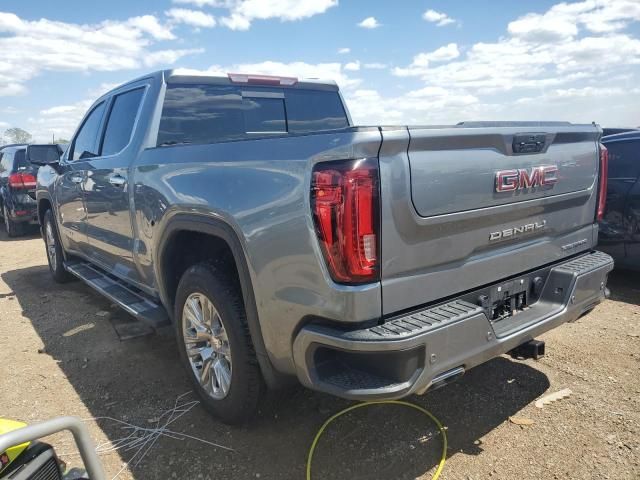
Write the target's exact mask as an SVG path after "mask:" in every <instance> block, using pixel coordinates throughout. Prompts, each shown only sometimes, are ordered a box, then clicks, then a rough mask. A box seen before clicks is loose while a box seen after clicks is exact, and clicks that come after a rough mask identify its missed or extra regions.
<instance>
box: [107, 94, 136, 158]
mask: <svg viewBox="0 0 640 480" xmlns="http://www.w3.org/2000/svg"><path fill="white" fill-rule="evenodd" d="M143 94H144V88H137V89H135V90H131V91H128V92H125V93H121V94H120V95H116V96H115V98H114V100H113V105H112V106H111V111H110V112H109V120H107V129H106V131H105V134H104V139H103V141H102V152H101V155H102V156H106V155H114V154H116V153H119V152H120V151H121V150H122V149H123V148H124V147H126V146H127V145H128V144H129V141H130V140H131V134H132V133H133V125H134V123H135V121H136V118H137V116H138V110H139V108H140V103H141V102H142V95H143Z"/></svg>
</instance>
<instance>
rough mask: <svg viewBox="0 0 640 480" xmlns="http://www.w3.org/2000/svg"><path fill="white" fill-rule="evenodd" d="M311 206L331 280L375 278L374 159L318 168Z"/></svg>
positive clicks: (376, 205)
mask: <svg viewBox="0 0 640 480" xmlns="http://www.w3.org/2000/svg"><path fill="white" fill-rule="evenodd" d="M311 208H312V210H313V220H314V223H315V226H316V231H317V234H318V238H319V239H320V244H321V246H322V251H323V254H324V257H325V260H326V262H327V265H328V266H329V271H330V273H331V276H332V278H333V279H334V280H335V281H336V282H339V283H366V282H372V281H375V280H377V279H378V278H379V275H378V241H379V237H380V236H379V212H380V208H379V195H378V160H377V159H375V158H369V159H362V160H353V161H346V162H330V163H321V164H318V165H317V166H316V167H315V169H314V171H313V178H312V182H311Z"/></svg>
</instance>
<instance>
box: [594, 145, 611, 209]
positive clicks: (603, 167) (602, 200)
mask: <svg viewBox="0 0 640 480" xmlns="http://www.w3.org/2000/svg"><path fill="white" fill-rule="evenodd" d="M608 172H609V151H608V150H607V147H605V146H604V145H603V144H600V177H599V178H600V181H599V183H598V209H597V210H596V220H602V219H603V218H604V210H605V207H606V206H607V180H608V179H609V173H608Z"/></svg>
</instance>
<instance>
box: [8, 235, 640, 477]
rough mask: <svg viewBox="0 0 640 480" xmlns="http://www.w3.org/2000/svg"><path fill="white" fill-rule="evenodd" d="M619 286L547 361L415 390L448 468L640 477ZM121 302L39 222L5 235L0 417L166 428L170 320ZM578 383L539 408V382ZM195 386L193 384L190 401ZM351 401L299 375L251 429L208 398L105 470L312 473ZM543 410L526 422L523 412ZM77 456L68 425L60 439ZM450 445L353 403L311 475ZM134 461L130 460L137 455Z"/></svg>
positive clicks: (421, 455)
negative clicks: (52, 252)
mask: <svg viewBox="0 0 640 480" xmlns="http://www.w3.org/2000/svg"><path fill="white" fill-rule="evenodd" d="M610 287H611V290H612V292H613V295H612V299H611V300H608V301H606V302H605V303H603V304H601V305H600V306H599V307H597V308H596V309H595V310H594V311H593V312H592V313H591V314H589V315H587V316H585V317H583V318H582V319H580V320H579V321H578V322H576V323H573V324H569V325H564V326H562V327H560V328H558V329H556V330H555V331H553V332H550V333H548V334H546V335H545V336H544V337H543V339H544V340H545V341H546V344H547V355H546V357H545V358H543V359H541V360H540V361H533V360H527V361H514V360H511V359H510V358H508V357H500V358H496V359H494V360H493V361H491V362H488V363H487V364H485V365H482V366H480V367H477V368H475V369H473V370H472V371H470V372H468V373H467V374H466V375H465V376H464V377H463V378H462V379H461V380H459V381H458V382H456V383H454V384H452V385H450V386H448V387H446V388H443V389H441V390H438V391H435V392H432V393H430V394H428V395H426V396H423V397H415V398H411V399H410V400H411V401H412V402H415V403H416V404H418V405H420V406H423V407H425V408H427V409H428V410H430V411H431V412H433V414H434V415H436V416H437V417H438V418H439V419H440V420H441V421H442V422H443V423H444V424H445V425H446V427H447V432H448V437H449V449H448V452H447V457H448V459H447V463H446V466H445V469H444V473H443V475H442V476H441V477H440V478H443V479H486V478H496V479H556V478H574V479H604V478H610V479H638V478H640V455H639V453H640V380H639V378H640V307H639V304H640V275H637V274H636V275H634V274H631V273H624V272H616V273H615V274H614V275H612V278H611V280H610ZM128 320H129V319H128V317H127V316H126V314H124V313H122V312H121V311H119V310H118V309H115V308H112V306H111V305H110V304H109V302H108V301H106V300H105V299H103V298H102V297H100V296H99V295H98V294H96V293H94V292H93V291H92V290H91V289H89V288H88V287H86V286H84V285H83V284H82V283H80V282H74V283H70V284H67V285H57V284H54V283H53V282H52V280H51V279H50V277H49V272H48V269H47V266H46V258H45V253H44V247H43V244H42V241H41V240H40V239H39V238H38V237H37V236H36V235H35V233H34V234H33V235H31V236H27V237H24V238H21V239H17V240H13V239H8V238H7V237H6V235H5V234H4V232H2V233H0V378H1V379H2V384H1V385H2V386H1V387H0V416H2V417H9V418H14V419H18V420H22V421H25V422H35V421H38V420H44V419H47V418H51V417H54V416H57V415H77V416H79V417H82V418H90V417H111V418H114V419H118V420H124V421H127V422H130V423H132V424H135V425H139V426H141V427H145V428H149V427H153V426H155V422H156V421H157V419H158V417H159V416H160V415H161V414H162V413H163V412H164V411H166V410H168V409H170V408H171V407H172V406H173V405H174V402H175V400H176V398H177V397H178V396H179V395H181V394H183V393H185V392H189V391H190V389H189V385H188V383H187V381H186V377H185V374H184V372H183V370H182V367H181V365H179V362H178V355H177V352H176V348H175V345H174V340H173V338H172V336H171V334H170V332H163V333H160V334H156V335H151V336H147V337H142V338H136V339H133V340H128V341H120V339H119V337H118V335H117V334H116V332H115V330H114V328H113V322H124V321H128ZM564 388H570V389H571V390H572V392H573V393H572V395H571V396H569V397H568V398H565V399H563V400H560V401H558V402H556V403H553V404H550V405H547V406H545V407H544V408H543V409H538V408H536V407H535V406H534V402H535V400H536V399H538V398H539V397H540V396H542V395H544V394H546V393H551V392H555V391H558V390H560V389H564ZM190 399H194V397H193V396H192V395H191V394H188V395H186V396H185V397H184V398H183V401H189V400H190ZM349 404H350V403H349V402H346V401H343V400H340V399H336V398H332V397H329V396H326V395H322V394H318V393H313V392H311V391H307V390H304V389H302V388H298V389H293V390H290V391H287V392H282V393H279V394H278V395H272V398H271V399H270V400H269V401H268V402H267V404H266V406H265V407H264V409H263V410H262V411H261V412H260V415H259V416H258V418H257V419H256V420H255V421H254V422H253V424H252V425H251V426H249V427H244V428H232V427H228V426H225V425H223V424H220V423H218V422H217V421H216V420H214V419H212V418H211V417H209V416H208V415H207V414H206V412H205V411H204V410H203V409H202V408H201V407H200V406H199V405H197V406H195V407H194V408H193V409H192V410H190V411H189V412H188V413H186V414H185V415H184V416H182V417H181V418H180V419H178V420H177V421H176V422H174V423H173V424H172V425H171V427H172V429H173V430H175V431H179V432H184V433H187V434H188V435H191V436H194V437H199V438H202V439H204V440H207V441H209V442H215V443H218V444H221V445H225V446H228V447H230V448H233V451H226V450H223V449H220V448H216V447H212V446H210V445H207V444H203V443H200V442H198V441H196V440H193V439H184V440H177V439H173V438H167V437H162V438H160V439H158V441H157V442H156V443H155V444H154V445H153V446H152V448H150V449H149V450H148V451H147V453H146V454H145V455H144V456H143V452H140V453H137V452H136V450H135V449H133V450H129V451H124V450H122V449H121V450H119V451H116V452H111V453H106V454H103V455H102V457H101V458H102V461H103V464H104V468H105V469H106V471H107V478H113V477H114V476H116V475H118V478H122V479H148V478H153V479H155V478H189V479H191V478H209V479H214V478H215V479H225V478H234V479H245V478H252V479H255V478H262V479H271V478H273V479H301V478H304V472H305V461H306V455H307V450H308V448H309V445H310V442H311V440H312V439H313V436H314V434H315V432H316V431H317V429H318V428H319V427H320V425H321V424H322V422H323V421H324V420H325V419H326V418H327V417H329V416H330V415H331V414H332V413H334V412H337V411H338V410H340V409H342V408H344V407H346V406H348V405H349ZM514 416H515V417H521V418H525V419H529V420H532V421H533V424H531V425H517V424H514V423H513V422H512V421H510V418H512V417H514ZM87 424H88V426H89V429H90V431H91V434H92V436H93V438H94V440H95V441H96V442H97V443H102V442H115V441H116V440H118V439H120V438H122V437H124V436H126V435H128V432H126V431H124V430H122V429H121V427H120V425H118V424H117V423H116V422H115V421H113V420H111V419H106V418H102V419H100V420H97V421H88V422H87ZM49 441H50V442H52V443H53V444H54V445H55V447H56V449H57V451H58V452H59V454H60V456H61V457H62V458H63V459H64V460H65V461H67V462H68V463H69V464H70V465H72V466H73V465H79V464H80V463H79V457H78V456H77V453H76V450H75V447H74V445H73V442H72V439H71V437H70V436H68V435H66V434H59V435H55V436H53V437H50V438H49ZM441 448H442V443H441V438H440V435H439V434H438V432H437V429H436V428H435V427H434V426H433V425H432V424H430V423H429V421H428V420H427V419H426V418H423V417H422V416H421V415H420V414H419V413H417V412H414V411H412V410H409V409H403V408H401V407H396V406H375V407H368V408H366V409H362V410H358V411H357V412H353V413H351V414H349V415H347V416H346V417H344V418H343V419H341V420H340V421H339V422H337V423H336V424H335V425H333V426H331V427H330V428H329V429H328V430H327V432H326V434H325V436H324V437H323V439H322V441H321V443H320V444H319V446H318V449H317V451H316V457H315V460H314V478H332V479H337V478H352V479H364V478H384V479H411V478H424V479H430V478H431V475H432V473H433V471H434V470H435V466H436V464H437V462H438V459H439V455H440V452H441ZM136 453H137V455H138V456H137V457H136V458H140V457H143V458H142V460H141V461H140V463H139V464H137V465H135V466H133V463H135V459H134V462H131V463H130V464H129V465H128V466H126V465H125V463H126V462H128V461H129V460H130V459H131V457H132V456H133V455H135V454H136Z"/></svg>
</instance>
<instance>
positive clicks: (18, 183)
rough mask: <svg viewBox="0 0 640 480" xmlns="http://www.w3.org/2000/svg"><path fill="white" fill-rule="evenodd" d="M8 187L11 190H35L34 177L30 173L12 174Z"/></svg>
mask: <svg viewBox="0 0 640 480" xmlns="http://www.w3.org/2000/svg"><path fill="white" fill-rule="evenodd" d="M9 186H10V187H13V188H36V177H34V176H33V175H31V174H30V173H12V174H11V175H9Z"/></svg>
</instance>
